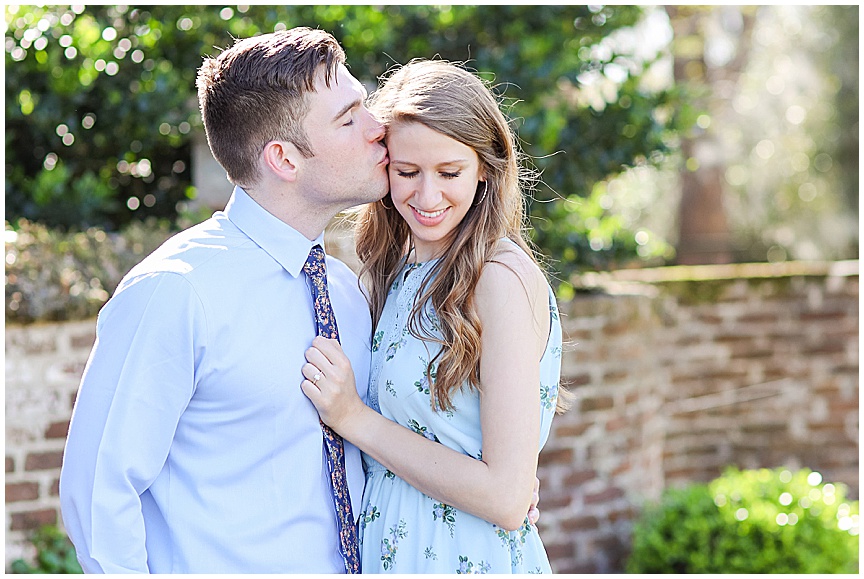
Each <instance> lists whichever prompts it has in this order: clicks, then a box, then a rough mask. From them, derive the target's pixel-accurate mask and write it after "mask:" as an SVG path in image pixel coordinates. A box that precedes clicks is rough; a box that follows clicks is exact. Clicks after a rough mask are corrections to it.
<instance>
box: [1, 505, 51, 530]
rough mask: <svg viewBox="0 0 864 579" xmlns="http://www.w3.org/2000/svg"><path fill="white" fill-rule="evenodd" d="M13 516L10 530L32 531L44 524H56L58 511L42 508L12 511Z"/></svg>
mask: <svg viewBox="0 0 864 579" xmlns="http://www.w3.org/2000/svg"><path fill="white" fill-rule="evenodd" d="M11 518H12V523H11V524H10V525H9V530H10V531H32V530H34V529H38V528H39V527H41V526H43V525H56V524H57V511H56V510H55V509H42V510H40V511H27V512H24V513H12V517H11Z"/></svg>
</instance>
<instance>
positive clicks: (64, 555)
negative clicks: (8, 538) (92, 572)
mask: <svg viewBox="0 0 864 579" xmlns="http://www.w3.org/2000/svg"><path fill="white" fill-rule="evenodd" d="M30 542H31V543H33V546H34V547H36V560H35V561H34V562H33V564H32V565H31V564H30V563H28V562H27V561H25V560H23V559H16V560H15V561H13V562H12V572H13V573H40V574H41V573H50V574H61V573H62V574H72V573H78V574H80V573H83V571H82V570H81V564H80V563H78V559H77V557H76V556H75V547H74V546H73V545H72V542H71V541H70V540H69V538H68V537H66V534H65V533H64V532H63V531H61V530H60V529H58V528H57V527H56V526H54V525H46V526H44V527H42V528H40V529H38V530H37V531H35V532H34V533H33V535H31V536H30Z"/></svg>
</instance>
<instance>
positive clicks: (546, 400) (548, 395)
mask: <svg viewBox="0 0 864 579" xmlns="http://www.w3.org/2000/svg"><path fill="white" fill-rule="evenodd" d="M557 401H558V383H557V382H556V383H555V384H552V385H551V386H549V385H548V384H541V385H540V406H541V407H542V408H545V409H546V410H550V409H552V408H555V403H556V402H557Z"/></svg>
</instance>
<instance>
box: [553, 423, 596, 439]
mask: <svg viewBox="0 0 864 579" xmlns="http://www.w3.org/2000/svg"><path fill="white" fill-rule="evenodd" d="M589 426H591V424H590V423H588V422H582V423H581V424H555V423H553V428H554V429H555V438H565V437H575V436H582V435H583V434H584V433H585V431H586V430H588V427H589Z"/></svg>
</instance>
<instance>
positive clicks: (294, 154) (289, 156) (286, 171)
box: [261, 141, 303, 181]
mask: <svg viewBox="0 0 864 579" xmlns="http://www.w3.org/2000/svg"><path fill="white" fill-rule="evenodd" d="M302 158H303V156H302V155H301V154H300V151H299V149H297V147H295V146H294V143H291V142H289V141H270V142H269V143H267V144H266V145H264V150H263V151H262V152H261V160H262V162H263V164H264V167H265V168H266V169H267V170H268V171H270V172H271V173H272V174H273V176H275V177H276V178H277V179H281V180H283V181H296V180H297V161H298V160H300V159H302Z"/></svg>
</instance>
